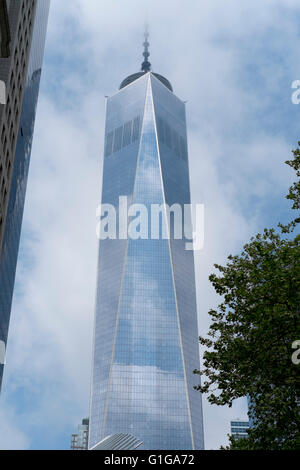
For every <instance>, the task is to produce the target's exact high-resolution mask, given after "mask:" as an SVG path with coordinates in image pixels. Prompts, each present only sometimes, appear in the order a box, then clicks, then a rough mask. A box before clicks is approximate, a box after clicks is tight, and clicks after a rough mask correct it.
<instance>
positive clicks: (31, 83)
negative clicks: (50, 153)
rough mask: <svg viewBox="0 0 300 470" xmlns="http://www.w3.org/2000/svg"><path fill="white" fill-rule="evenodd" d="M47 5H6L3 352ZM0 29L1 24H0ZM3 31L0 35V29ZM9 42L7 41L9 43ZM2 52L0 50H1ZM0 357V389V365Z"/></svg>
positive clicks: (1, 65) (0, 251)
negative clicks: (0, 31) (7, 27)
mask: <svg viewBox="0 0 300 470" xmlns="http://www.w3.org/2000/svg"><path fill="white" fill-rule="evenodd" d="M1 1H2V0H1ZM49 5H50V0H18V1H6V2H5V5H4V3H3V4H2V7H3V8H4V7H5V9H3V11H6V13H7V17H6V19H7V21H6V23H5V25H6V26H9V36H8V30H6V32H5V33H3V34H4V35H1V39H2V37H5V47H4V46H3V48H2V49H3V51H4V52H5V54H3V55H4V56H5V57H2V58H0V80H2V81H3V82H4V83H5V85H6V97H7V99H6V104H5V105H0V185H1V186H0V350H1V351H2V352H3V351H5V347H6V343H7V336H8V328H9V320H10V312H11V304H12V296H13V289H14V281H15V272H16V265H17V257H18V250H19V241H20V233H21V225H22V217H23V209H24V202H25V193H26V185H27V176H28V169H29V161H30V154H31V146H32V139H33V130H34V122H35V113H36V106H37V100H38V93H39V84H40V77H41V67H42V62H43V54H44V45H45V36H46V29H47V20H48V13H49ZM3 25H4V23H3ZM3 31H4V29H3ZM9 39H10V41H9ZM1 46H2V44H1ZM2 362H4V360H3V354H1V357H0V389H1V384H2V375H3V367H4V364H3V363H2Z"/></svg>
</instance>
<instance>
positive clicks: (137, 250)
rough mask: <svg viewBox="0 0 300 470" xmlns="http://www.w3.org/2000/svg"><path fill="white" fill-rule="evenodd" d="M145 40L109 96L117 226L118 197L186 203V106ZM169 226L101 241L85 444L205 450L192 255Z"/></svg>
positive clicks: (106, 184) (107, 162)
mask: <svg viewBox="0 0 300 470" xmlns="http://www.w3.org/2000/svg"><path fill="white" fill-rule="evenodd" d="M148 46H149V43H148V35H146V40H145V43H144V47H145V50H144V62H143V64H142V70H141V72H139V73H135V74H133V75H130V76H129V77H127V78H126V79H125V80H124V81H123V82H122V84H121V86H120V90H119V91H118V92H117V93H116V94H114V95H113V96H111V97H109V98H108V99H107V106H106V129H105V149H104V168H103V186H102V204H111V205H112V206H114V207H115V208H116V212H117V218H116V219H117V225H118V224H119V222H118V221H119V217H120V216H122V214H121V211H122V209H121V208H120V207H119V200H120V199H119V198H120V197H121V196H126V197H127V200H128V201H129V204H139V205H143V207H146V208H147V209H149V210H150V208H151V207H152V206H151V205H153V204H156V205H159V206H161V207H164V204H166V205H168V206H172V205H173V204H179V205H180V207H181V208H183V205H184V204H190V183H189V166H188V152H187V136H186V118H185V105H184V103H183V102H182V101H181V100H180V99H179V98H177V97H176V96H175V94H174V93H173V89H172V86H171V84H170V82H169V81H168V80H167V79H166V78H164V77H163V76H161V75H159V74H157V73H153V72H151V65H150V63H149V61H148V58H149V52H148ZM162 218H163V219H164V220H165V221H166V220H167V214H166V211H165V209H162ZM129 219H130V217H128V220H129ZM130 220H131V219H130ZM149 222H150V223H151V221H149ZM169 222H170V220H169V221H168V222H167V224H168V229H169V232H170V237H169V239H166V238H164V237H163V236H162V234H161V233H160V236H159V237H158V238H153V237H140V238H137V239H134V238H132V237H128V238H126V237H118V238H117V239H111V238H106V239H103V240H101V241H100V245H99V260H98V279H97V295H96V312H95V327H94V347H93V349H94V352H93V373H92V385H91V409H90V431H89V432H90V436H89V448H91V447H93V446H95V445H96V444H97V443H98V442H99V441H101V440H102V439H104V438H105V437H106V436H109V435H113V434H118V433H128V434H130V435H132V436H134V437H135V438H137V439H140V440H141V441H143V445H142V446H141V448H143V449H167V450H171V449H203V448H204V443H203V419H202V403H201V395H200V394H199V392H196V391H195V390H194V389H193V386H194V385H197V383H196V382H197V380H198V379H196V376H194V374H193V370H194V369H199V347H198V332H197V331H198V328H197V308H196V292H195V273H194V256H193V251H188V250H186V249H185V248H186V246H185V245H186V239H185V238H182V239H176V237H175V236H174V233H173V232H174V231H173V229H172V226H171V223H169ZM120 226H121V223H120V224H119V225H118V229H119V228H120Z"/></svg>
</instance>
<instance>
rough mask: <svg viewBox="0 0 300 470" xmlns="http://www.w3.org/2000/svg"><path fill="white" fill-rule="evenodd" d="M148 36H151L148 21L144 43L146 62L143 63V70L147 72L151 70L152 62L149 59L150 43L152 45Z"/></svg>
mask: <svg viewBox="0 0 300 470" xmlns="http://www.w3.org/2000/svg"><path fill="white" fill-rule="evenodd" d="M148 38H149V31H148V24H147V23H146V25H145V42H144V44H143V46H144V52H143V56H144V62H143V63H142V71H143V72H145V73H146V72H150V70H151V64H150V62H149V61H148V59H149V56H150V52H149V50H148V48H149V45H150V44H149V42H148Z"/></svg>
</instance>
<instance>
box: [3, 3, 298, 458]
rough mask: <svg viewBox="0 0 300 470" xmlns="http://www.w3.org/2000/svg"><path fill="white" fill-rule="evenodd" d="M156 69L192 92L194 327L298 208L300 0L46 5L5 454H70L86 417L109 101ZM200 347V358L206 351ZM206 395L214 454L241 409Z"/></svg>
mask: <svg viewBox="0 0 300 470" xmlns="http://www.w3.org/2000/svg"><path fill="white" fill-rule="evenodd" d="M146 18H147V19H148V23H149V29H150V40H149V41H150V53H151V56H150V62H151V63H152V68H153V71H154V72H158V73H160V74H162V75H164V76H165V77H167V78H168V79H169V80H170V82H171V83H172V86H173V89H174V92H175V94H176V95H177V96H178V97H179V98H181V99H182V100H184V101H187V105H186V107H187V108H186V111H187V126H188V146H189V162H190V182H191V192H192V202H194V203H203V204H204V205H205V240H204V247H203V249H202V250H201V251H199V252H196V254H195V266H196V284H197V303H198V324H199V333H200V334H201V335H206V334H207V331H208V328H209V316H208V311H209V309H210V308H215V307H216V306H217V305H218V303H220V302H221V298H220V297H218V296H217V295H216V293H215V292H214V289H213V287H212V285H211V284H210V282H209V280H208V276H209V274H211V273H212V272H214V263H218V264H224V263H226V258H227V256H228V255H229V254H238V253H240V251H241V248H242V246H243V244H245V243H246V242H247V241H248V240H249V238H250V237H251V236H253V235H255V234H256V233H258V232H261V231H262V230H263V229H264V227H276V225H277V223H278V222H279V221H281V222H287V221H288V220H290V218H291V217H292V214H291V212H290V203H289V202H288V201H287V200H285V195H286V194H287V192H288V187H289V186H290V185H291V183H292V181H293V178H294V174H293V171H292V170H291V169H290V168H289V167H288V166H287V165H285V164H284V162H285V161H286V160H287V159H289V158H290V157H291V150H292V149H294V148H296V146H297V142H298V140H300V132H299V112H300V105H295V104H293V103H292V100H291V96H292V93H293V90H292V88H291V85H292V83H293V81H294V80H298V79H300V61H299V50H300V37H299V33H300V26H299V25H300V4H299V1H298V0H264V2H261V1H258V0H243V2H241V1H239V0H227V1H226V2H224V1H222V0H202V1H201V2H199V1H196V0H187V1H185V2H182V1H179V0H172V1H170V0H165V1H164V2H161V1H158V0H152V1H151V3H150V2H149V1H145V0H127V1H126V2H124V1H121V0H67V1H64V2H61V1H59V0H51V7H50V17H49V24H48V34H47V40H46V49H45V57H44V66H43V72H42V80H41V88H40V96H39V104H38V109H37V117H36V126H35V134H34V143H33V149H32V156H31V166H30V172H29V179H28V186H27V196H26V204H25V211H24V220H23V229H22V237H21V243H20V252H19V261H18V267H17V275H16V285H15V294H14V300H13V306H12V315H11V323H10V334H9V341H8V346H7V357H6V369H5V373H4V381H3V387H2V394H1V399H0V449H68V448H69V446H70V437H71V434H72V433H74V432H76V429H77V425H78V424H79V423H80V421H81V419H82V418H84V417H86V416H88V412H89V411H88V410H89V389H90V375H91V352H92V331H93V320H94V304H95V288H96V261H97V244H98V241H97V238H96V208H97V206H98V204H99V202H100V195H101V182H102V164H103V136H104V122H105V95H109V96H110V95H112V94H114V93H115V92H116V91H117V90H118V87H119V85H120V83H121V81H122V80H123V79H124V78H125V77H126V76H127V75H129V74H131V73H134V72H137V71H139V69H140V65H141V62H142V59H143V58H142V43H143V29H144V23H145V19H146ZM202 353H203V351H201V354H202ZM203 403H204V431H205V447H206V449H219V448H220V446H221V445H226V443H227V442H228V438H227V434H228V433H229V431H230V420H231V419H236V418H240V419H246V418H247V407H246V400H245V399H240V400H238V401H237V402H236V403H235V404H234V406H233V407H232V408H230V409H229V408H227V407H217V406H215V405H214V406H212V405H210V404H209V403H208V401H207V398H206V397H203Z"/></svg>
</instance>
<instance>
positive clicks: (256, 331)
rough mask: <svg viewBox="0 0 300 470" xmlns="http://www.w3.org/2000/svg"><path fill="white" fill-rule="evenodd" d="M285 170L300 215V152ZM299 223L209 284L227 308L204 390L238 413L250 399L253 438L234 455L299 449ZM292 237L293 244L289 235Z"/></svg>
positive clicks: (205, 341)
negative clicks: (292, 173)
mask: <svg viewBox="0 0 300 470" xmlns="http://www.w3.org/2000/svg"><path fill="white" fill-rule="evenodd" d="M298 145H299V146H300V142H299V143H298ZM293 154H294V158H293V160H289V161H287V162H286V163H287V164H288V165H289V166H290V167H292V168H293V169H294V170H296V175H297V181H296V182H295V183H294V184H293V186H291V188H290V190H289V194H288V195H287V198H288V199H290V200H292V201H293V206H292V208H293V209H295V210H299V209H300V183H299V176H300V171H299V168H300V149H299V148H298V149H297V150H294V151H293ZM299 221H300V218H299V214H298V216H297V217H296V218H295V219H294V220H293V221H292V222H291V223H290V224H289V225H286V226H284V225H280V227H281V232H282V233H276V232H275V230H274V229H265V230H264V233H263V234H258V235H256V237H253V238H251V240H250V242H249V243H247V244H246V245H245V246H244V249H243V252H242V253H241V254H240V255H239V256H231V255H230V256H229V257H228V262H227V264H226V266H220V265H215V268H216V269H217V270H218V271H219V274H218V275H217V274H212V275H211V276H210V277H209V279H210V281H211V283H212V285H213V286H214V289H215V291H216V292H217V294H219V295H220V296H222V302H221V304H220V305H219V306H218V307H217V308H216V309H215V310H210V312H209V315H210V317H211V325H210V328H209V332H208V338H203V337H200V338H199V340H200V344H202V345H203V346H206V351H205V352H204V355H203V368H202V371H201V372H200V371H197V370H196V371H194V372H195V373H196V374H200V375H204V376H205V379H204V382H203V384H202V385H201V386H199V387H195V388H196V389H197V390H199V391H200V392H202V393H208V400H209V402H210V403H211V404H216V405H229V406H231V405H232V402H233V400H235V399H236V398H239V397H244V396H246V395H247V396H248V397H250V400H251V405H250V413H251V418H252V419H253V428H252V429H250V430H249V435H248V438H246V439H241V440H234V439H233V438H230V448H231V449H250V450H252V449H300V406H299V405H300V403H299V398H300V364H299V365H297V364H294V363H293V361H292V354H293V353H294V350H293V349H292V344H293V342H294V341H295V340H300V316H299V313H300V246H299V242H300V235H298V236H295V235H294V234H292V232H293V230H294V229H295V227H296V226H297V224H298V223H299ZM286 233H289V234H290V236H289V238H287V236H286V235H282V234H286Z"/></svg>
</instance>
